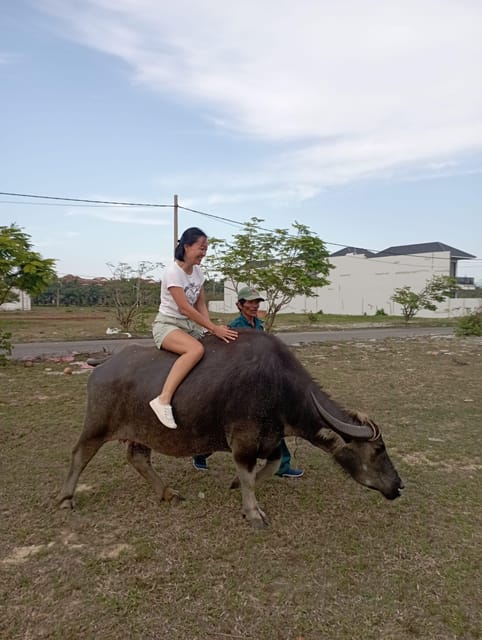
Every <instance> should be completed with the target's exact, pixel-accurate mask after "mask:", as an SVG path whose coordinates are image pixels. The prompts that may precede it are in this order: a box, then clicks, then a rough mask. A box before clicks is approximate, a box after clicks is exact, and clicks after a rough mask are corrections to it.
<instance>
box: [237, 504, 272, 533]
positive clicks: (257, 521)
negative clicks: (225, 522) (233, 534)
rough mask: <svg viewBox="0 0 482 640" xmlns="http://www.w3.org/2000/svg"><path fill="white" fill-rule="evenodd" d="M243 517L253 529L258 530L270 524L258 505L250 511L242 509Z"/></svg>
mask: <svg viewBox="0 0 482 640" xmlns="http://www.w3.org/2000/svg"><path fill="white" fill-rule="evenodd" d="M243 518H246V520H247V521H248V522H249V524H250V525H251V526H252V527H253V529H257V530H258V531H259V530H261V529H269V527H270V526H271V522H270V521H269V518H268V516H267V515H266V514H265V512H264V511H262V510H261V509H260V508H259V507H257V509H255V510H254V511H251V512H250V513H245V512H244V511H243Z"/></svg>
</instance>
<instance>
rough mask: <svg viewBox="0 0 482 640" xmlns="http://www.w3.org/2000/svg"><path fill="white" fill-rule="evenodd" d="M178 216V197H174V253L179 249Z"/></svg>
mask: <svg viewBox="0 0 482 640" xmlns="http://www.w3.org/2000/svg"><path fill="white" fill-rule="evenodd" d="M177 214H178V206H177V195H174V251H175V250H176V247H177V241H178V240H179V237H178V229H177Z"/></svg>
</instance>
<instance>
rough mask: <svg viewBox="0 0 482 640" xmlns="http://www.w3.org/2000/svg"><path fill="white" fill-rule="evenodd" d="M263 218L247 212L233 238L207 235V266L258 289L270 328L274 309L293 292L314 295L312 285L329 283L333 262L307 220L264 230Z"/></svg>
mask: <svg viewBox="0 0 482 640" xmlns="http://www.w3.org/2000/svg"><path fill="white" fill-rule="evenodd" d="M262 222H263V220H262V219H261V218H251V220H250V221H249V222H246V223H245V224H244V231H243V232H241V233H238V234H236V235H234V236H233V241H232V242H231V243H228V242H226V241H225V240H220V239H216V238H214V239H211V240H210V245H211V248H212V249H213V253H212V254H211V255H210V256H208V257H207V258H206V264H207V265H208V268H209V269H212V270H213V271H214V272H216V273H221V274H222V275H223V276H224V277H225V278H226V279H227V280H228V281H229V283H230V284H231V286H232V288H233V290H234V291H238V289H239V287H240V286H241V285H246V284H247V285H249V286H252V287H255V288H256V289H259V290H260V292H262V293H263V297H265V298H266V301H267V303H268V311H267V315H266V321H265V328H266V331H270V330H271V328H272V326H273V323H274V320H275V317H276V314H277V313H279V311H280V310H281V309H283V307H286V306H287V305H288V304H289V303H290V302H291V300H292V299H293V298H294V297H295V296H297V295H305V296H313V288H314V287H323V286H325V285H326V284H328V282H329V281H328V279H327V275H328V273H329V270H330V269H331V268H332V266H333V265H332V264H330V262H329V261H328V251H327V250H326V248H325V245H324V243H323V241H322V240H320V239H319V238H318V237H317V236H316V235H314V234H313V233H312V232H311V231H310V230H309V228H308V227H307V226H305V225H303V224H299V223H298V222H295V223H294V224H293V225H292V227H293V229H294V230H295V233H294V234H292V233H290V232H289V231H288V230H287V229H274V230H273V231H266V230H263V229H261V228H260V224H261V223H262Z"/></svg>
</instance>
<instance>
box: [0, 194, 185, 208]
mask: <svg viewBox="0 0 482 640" xmlns="http://www.w3.org/2000/svg"><path fill="white" fill-rule="evenodd" d="M0 196H14V197H18V198H39V199H42V200H63V201H65V202H86V203H90V204H114V205H121V206H123V207H172V206H173V205H172V204H157V203H156V204H153V203H150V202H116V201H114V200H88V199H86V198H65V197H63V196H39V195H35V194H32V193H9V192H8V191H0Z"/></svg>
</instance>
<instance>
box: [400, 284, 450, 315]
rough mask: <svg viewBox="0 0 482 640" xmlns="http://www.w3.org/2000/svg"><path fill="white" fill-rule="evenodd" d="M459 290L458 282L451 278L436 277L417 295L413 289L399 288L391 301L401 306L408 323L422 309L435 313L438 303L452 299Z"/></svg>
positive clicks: (407, 287)
mask: <svg viewBox="0 0 482 640" xmlns="http://www.w3.org/2000/svg"><path fill="white" fill-rule="evenodd" d="M455 289H457V282H456V280H455V278H452V277H451V276H434V277H433V278H432V279H431V280H427V282H426V284H425V287H424V288H423V289H422V290H421V291H419V292H418V293H415V291H412V289H411V287H409V286H405V287H399V288H398V289H395V291H394V293H393V295H392V296H391V298H390V299H391V300H393V302H396V303H397V304H399V305H401V307H402V315H403V317H404V318H405V320H406V321H407V322H408V321H409V320H411V319H412V318H413V317H414V316H415V315H416V314H417V313H418V312H419V311H420V310H421V309H427V310H429V311H435V310H436V309H437V305H436V304H435V303H436V302H438V303H440V302H443V301H444V300H445V299H446V298H450V296H451V295H452V293H453V291H454V290H455Z"/></svg>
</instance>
